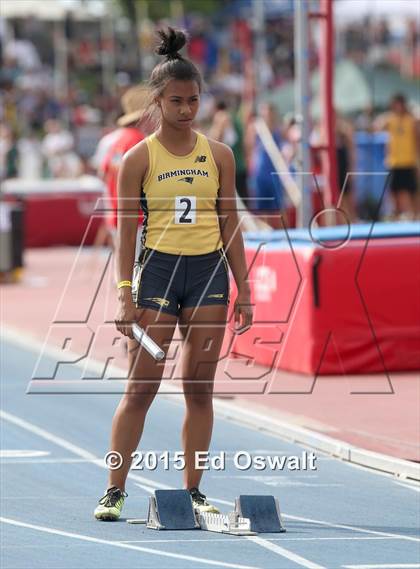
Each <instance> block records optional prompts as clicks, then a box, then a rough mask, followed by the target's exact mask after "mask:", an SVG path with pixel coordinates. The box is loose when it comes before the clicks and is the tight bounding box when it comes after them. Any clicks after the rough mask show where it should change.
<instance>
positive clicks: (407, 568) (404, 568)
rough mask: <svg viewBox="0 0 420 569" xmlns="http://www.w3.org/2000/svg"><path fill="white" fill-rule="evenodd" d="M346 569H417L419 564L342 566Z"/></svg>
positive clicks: (419, 566)
mask: <svg viewBox="0 0 420 569" xmlns="http://www.w3.org/2000/svg"><path fill="white" fill-rule="evenodd" d="M343 567H345V568H346V569H419V568H420V563H388V564H384V563H381V564H380V565H343Z"/></svg>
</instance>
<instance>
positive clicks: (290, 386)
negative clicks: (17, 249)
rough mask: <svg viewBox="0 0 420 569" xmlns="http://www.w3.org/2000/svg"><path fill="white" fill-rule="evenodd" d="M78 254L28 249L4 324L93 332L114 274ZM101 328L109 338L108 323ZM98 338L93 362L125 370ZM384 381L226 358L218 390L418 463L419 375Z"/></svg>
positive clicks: (110, 302)
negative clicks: (108, 362)
mask: <svg viewBox="0 0 420 569" xmlns="http://www.w3.org/2000/svg"><path fill="white" fill-rule="evenodd" d="M77 253H78V250H77V249H75V248H64V247H63V248H52V249H32V250H29V251H27V252H26V255H25V263H26V268H25V272H24V278H23V280H22V282H21V283H20V284H17V285H5V286H3V287H2V322H3V323H4V324H6V325H8V326H11V327H13V328H15V329H18V330H20V331H21V332H22V333H23V334H27V335H30V336H32V337H33V338H35V339H37V340H38V341H41V342H43V341H44V339H45V337H46V335H47V334H48V332H49V330H50V328H51V325H52V323H53V322H54V321H57V320H59V321H61V322H62V321H66V322H70V323H75V322H80V321H83V320H85V318H86V316H89V318H88V322H89V327H90V328H91V329H93V330H96V329H97V326H98V325H100V324H103V323H104V322H105V321H107V320H108V321H112V320H113V318H114V312H115V289H114V286H113V282H112V270H110V269H109V268H108V270H105V263H106V260H107V257H106V255H105V253H100V252H96V251H94V250H93V249H85V250H84V251H83V252H82V253H81V255H80V257H79V258H78V260H77ZM103 275H104V278H103V280H102V284H101V286H100V287H98V283H100V282H101V276H103ZM97 288H98V292H97V295H96V296H95V291H96V289H97ZM93 299H94V300H93ZM61 326H62V325H61ZM72 326H73V339H72V344H71V350H73V351H76V352H77V351H78V352H80V354H83V353H84V351H85V349H84V348H85V345H84V343H83V338H82V336H83V334H82V333H81V332H80V330H81V329H82V328H83V326H84V325H76V326H75V325H74V324H73V325H72ZM57 328H59V327H57ZM76 329H77V330H79V332H78V331H77V330H76ZM107 329H109V333H110V334H113V328H112V326H109V327H108V328H107ZM59 337H60V335H57V334H55V333H53V334H52V335H51V336H50V342H51V343H57V345H58V340H59ZM102 337H103V338H104V341H98V343H97V344H96V345H94V346H93V354H92V357H93V358H95V359H96V360H98V359H99V360H105V358H106V357H107V356H109V355H110V350H112V352H111V353H112V354H113V355H114V356H115V360H114V363H115V364H117V365H119V366H121V367H124V366H125V365H126V362H125V359H124V357H123V356H122V351H121V350H119V352H118V353H117V352H116V351H115V348H110V347H109V346H110V344H107V342H106V341H105V338H106V333H105V335H104V336H102ZM168 367H169V368H170V370H169V371H168V372H166V370H165V377H169V376H170V377H171V378H172V379H175V380H176V379H177V378H179V372H178V368H179V366H178V365H175V366H172V367H171V366H167V369H168ZM29 379H30V378H28V381H29ZM389 379H390V380H391V383H392V389H393V391H394V392H393V393H392V391H391V388H390V383H389V381H388V379H387V378H386V377H384V376H382V375H371V376H346V377H343V376H336V377H334V376H328V377H321V378H318V379H317V380H316V381H314V378H313V377H311V376H302V375H297V374H290V373H285V372H281V371H270V370H267V369H265V368H262V367H261V366H256V365H250V362H247V361H245V360H241V359H230V358H224V359H222V361H221V362H220V364H219V367H218V371H217V378H216V382H217V383H216V393H219V394H220V393H224V394H225V395H226V394H227V393H229V394H232V395H234V396H235V398H236V399H237V400H238V399H240V400H241V401H242V402H243V405H244V406H247V407H249V408H252V409H257V410H260V411H261V410H263V412H264V413H266V414H267V413H269V414H270V415H273V416H275V417H276V418H278V419H281V420H287V421H289V422H291V423H294V424H298V425H301V426H305V427H308V428H310V429H312V430H314V431H318V432H322V433H324V434H328V435H330V436H332V437H335V438H338V439H341V440H343V441H346V442H349V443H351V444H355V445H357V446H360V447H363V448H365V449H369V450H374V451H377V452H383V453H386V454H389V455H392V456H397V457H400V458H406V459H410V460H416V461H420V444H419V441H420V374H416V373H391V374H390V378H389ZM355 392H358V393H355Z"/></svg>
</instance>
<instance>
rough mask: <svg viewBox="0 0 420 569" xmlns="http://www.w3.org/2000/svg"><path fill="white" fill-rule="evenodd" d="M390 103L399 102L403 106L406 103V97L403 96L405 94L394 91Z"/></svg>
mask: <svg viewBox="0 0 420 569" xmlns="http://www.w3.org/2000/svg"><path fill="white" fill-rule="evenodd" d="M391 103H400V105H404V106H405V105H406V104H407V99H406V98H405V95H403V94H402V93H396V94H395V95H394V96H393V97H392V99H391Z"/></svg>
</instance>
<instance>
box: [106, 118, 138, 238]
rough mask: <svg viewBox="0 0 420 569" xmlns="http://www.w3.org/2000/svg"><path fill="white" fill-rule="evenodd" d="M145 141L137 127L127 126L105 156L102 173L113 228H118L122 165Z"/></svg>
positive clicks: (109, 217)
mask: <svg viewBox="0 0 420 569" xmlns="http://www.w3.org/2000/svg"><path fill="white" fill-rule="evenodd" d="M143 139H144V134H143V133H142V132H141V131H140V130H139V129H138V128H135V127H131V126H127V127H123V128H121V129H120V133H119V136H118V138H117V140H116V141H115V142H114V143H113V144H112V146H111V148H110V149H109V150H108V152H107V154H106V155H105V158H104V161H103V163H102V171H103V173H104V182H105V184H106V187H107V191H108V196H107V197H108V200H109V215H108V216H107V223H108V224H109V225H110V226H111V227H112V228H116V227H117V207H118V195H117V181H118V172H119V169H120V166H121V163H122V159H123V156H124V154H125V153H126V152H127V151H128V150H130V148H132V147H133V146H135V145H136V144H137V143H138V142H141V141H142V140H143ZM142 221H143V215H142V213H141V210H140V216H139V223H140V224H141V223H142Z"/></svg>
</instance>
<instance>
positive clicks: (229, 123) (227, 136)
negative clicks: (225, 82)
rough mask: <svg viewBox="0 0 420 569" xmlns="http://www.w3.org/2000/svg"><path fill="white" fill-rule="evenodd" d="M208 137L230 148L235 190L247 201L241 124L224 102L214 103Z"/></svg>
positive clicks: (235, 114)
mask: <svg viewBox="0 0 420 569" xmlns="http://www.w3.org/2000/svg"><path fill="white" fill-rule="evenodd" d="M208 135H209V137H210V138H213V139H214V140H217V141H219V142H223V143H224V144H227V145H228V146H230V147H231V149H232V152H233V155H234V157H235V163H236V180H235V181H236V190H237V192H238V194H239V196H240V197H241V198H242V199H247V198H248V191H247V169H246V161H245V151H244V133H243V127H242V122H241V120H240V118H239V116H238V114H237V113H230V112H229V110H228V106H227V104H226V103H225V101H219V102H218V103H216V112H215V114H214V116H213V121H212V124H211V126H210V130H209V132H208ZM245 203H246V202H245Z"/></svg>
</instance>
